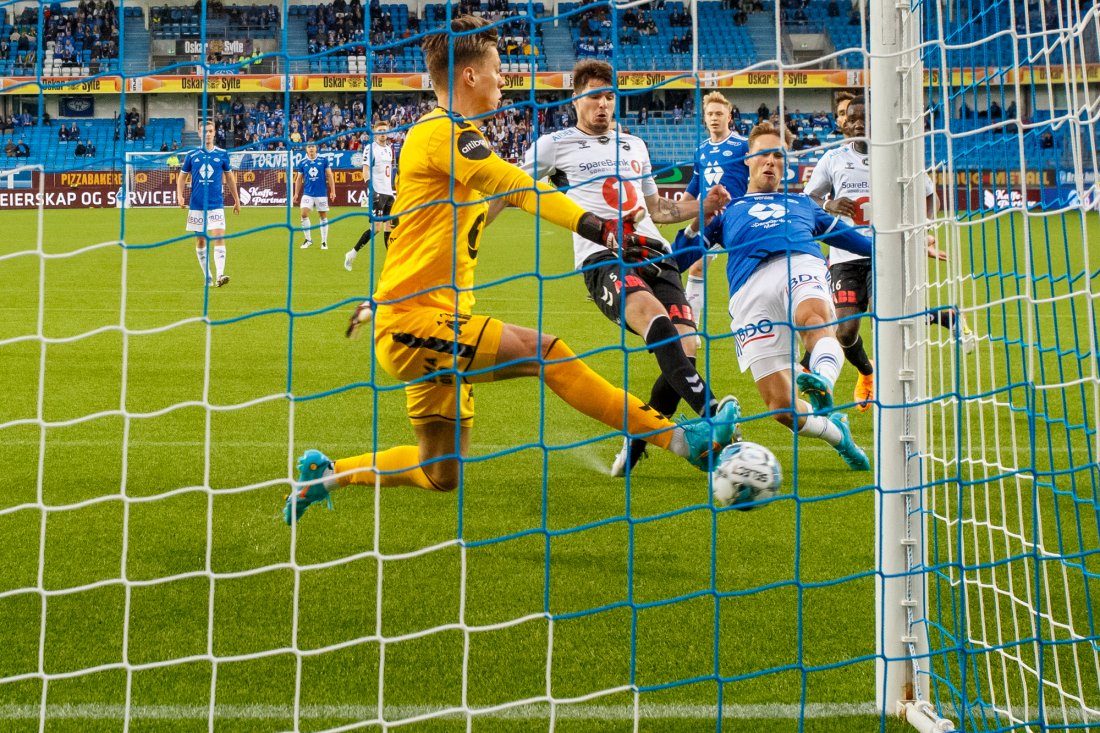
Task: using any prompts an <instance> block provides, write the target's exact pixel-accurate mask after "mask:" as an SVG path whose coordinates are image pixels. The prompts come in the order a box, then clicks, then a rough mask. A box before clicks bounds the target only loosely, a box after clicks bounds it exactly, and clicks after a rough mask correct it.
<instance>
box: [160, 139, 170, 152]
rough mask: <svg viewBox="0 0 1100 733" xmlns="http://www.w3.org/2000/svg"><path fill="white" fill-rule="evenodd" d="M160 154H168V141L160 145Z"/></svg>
mask: <svg viewBox="0 0 1100 733" xmlns="http://www.w3.org/2000/svg"><path fill="white" fill-rule="evenodd" d="M160 152H162V153H167V152H168V141H167V140H165V141H164V142H162V143H161V144H160Z"/></svg>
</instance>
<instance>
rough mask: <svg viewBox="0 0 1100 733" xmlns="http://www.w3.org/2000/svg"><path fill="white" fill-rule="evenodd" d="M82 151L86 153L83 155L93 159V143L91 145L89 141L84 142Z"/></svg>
mask: <svg viewBox="0 0 1100 733" xmlns="http://www.w3.org/2000/svg"><path fill="white" fill-rule="evenodd" d="M84 149H85V151H87V152H86V153H85V155H87V156H88V157H89V158H94V157H95V143H93V142H92V141H91V140H86V141H85V143H84Z"/></svg>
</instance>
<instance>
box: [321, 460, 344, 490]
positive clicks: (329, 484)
mask: <svg viewBox="0 0 1100 733" xmlns="http://www.w3.org/2000/svg"><path fill="white" fill-rule="evenodd" d="M321 475H322V476H323V477H324V479H325V480H324V481H322V482H321V486H324V487H325V489H327V490H328V491H332V490H333V489H338V488H340V484H339V483H338V482H337V481H336V478H335V477H336V469H334V468H333V467H332V466H329V467H328V468H326V469H325V472H324V473H323V474H321Z"/></svg>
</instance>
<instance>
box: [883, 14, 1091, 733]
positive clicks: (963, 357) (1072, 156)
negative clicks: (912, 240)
mask: <svg viewBox="0 0 1100 733" xmlns="http://www.w3.org/2000/svg"><path fill="white" fill-rule="evenodd" d="M907 22H911V23H913V24H919V25H920V27H921V29H922V34H921V35H917V34H916V33H910V34H909V35H908V36H907V37H908V38H910V39H918V38H919V40H920V41H921V42H922V45H920V46H919V47H918V46H913V47H911V50H914V51H915V50H916V49H918V48H919V52H920V56H921V60H922V61H923V65H924V71H925V74H926V82H927V83H926V86H925V89H924V104H921V105H918V106H910V107H902V109H903V110H905V113H906V114H902V115H900V116H899V117H900V118H901V119H903V120H905V121H907V122H910V123H911V124H910V125H909V126H908V127H906V126H905V125H903V124H899V122H893V123H891V119H890V117H889V116H883V117H880V118H879V119H878V120H875V124H879V125H883V124H888V125H889V124H893V125H894V126H897V127H902V128H904V130H905V132H903V133H902V137H904V136H905V135H910V136H911V137H910V139H908V140H899V143H900V144H906V145H914V144H919V145H920V146H921V147H923V148H924V151H925V159H924V163H925V165H926V166H927V168H928V170H930V171H931V172H932V174H933V176H934V178H935V181H936V183H937V188H938V191H939V193H940V198H941V210H940V213H939V215H938V216H937V217H936V219H935V221H934V222H933V227H932V233H933V234H935V236H936V237H937V240H938V242H939V243H940V245H941V247H943V248H944V249H946V250H947V251H948V252H949V253H950V255H951V257H950V259H949V260H948V261H947V262H943V263H938V262H931V261H929V263H928V264H927V270H928V275H927V278H926V279H925V278H923V277H922V276H921V275H919V274H917V273H921V272H923V271H924V267H925V265H924V263H921V266H920V267H919V268H917V269H915V270H914V271H913V272H912V273H910V275H911V279H910V280H908V281H907V282H908V283H909V285H908V287H909V288H910V291H909V292H908V293H907V294H906V295H907V296H909V297H910V298H911V299H912V301H913V302H916V303H918V304H923V306H924V307H925V308H927V313H928V318H927V319H926V320H927V321H929V322H931V323H939V324H940V325H946V326H947V328H937V327H936V326H935V325H932V326H929V327H928V328H927V329H926V330H924V331H920V330H918V329H916V328H914V330H912V331H911V332H910V336H911V341H910V342H909V343H908V344H907V345H908V346H909V347H910V348H913V349H916V353H917V354H919V356H918V357H917V358H915V359H913V360H909V361H904V360H903V363H904V364H905V365H906V366H908V367H910V368H914V369H919V370H921V371H922V372H923V374H922V378H923V380H924V381H923V384H924V385H925V387H924V392H923V394H922V395H921V396H919V397H918V396H915V395H914V402H920V401H922V400H927V402H926V403H925V404H924V407H923V410H924V413H923V415H922V420H923V423H921V425H922V427H921V430H922V431H923V432H922V437H923V441H924V442H923V444H922V445H921V447H920V448H919V449H916V450H914V451H913V452H912V453H911V454H910V455H909V456H908V462H909V463H910V464H919V466H920V469H919V471H920V472H922V473H923V475H922V476H921V479H920V480H921V482H923V483H920V484H919V486H920V488H922V489H923V503H922V502H921V501H919V500H917V501H913V502H912V503H910V504H907V505H906V509H907V510H908V511H910V514H909V516H908V517H906V524H907V526H908V528H909V529H910V530H911V532H910V533H909V534H908V535H906V537H907V538H908V539H911V540H914V544H912V545H910V546H909V547H908V548H907V550H908V552H909V562H908V570H907V573H911V575H909V576H907V577H908V578H909V579H911V580H912V581H913V584H914V585H918V586H919V585H921V584H923V583H924V582H927V590H928V594H927V599H926V602H925V603H923V604H921V605H923V606H924V607H923V609H921V606H920V605H918V606H917V607H915V608H913V607H910V608H908V609H905V610H904V615H905V619H906V620H905V622H904V624H903V627H902V629H903V634H904V636H905V637H906V638H907V642H906V646H907V648H908V649H909V650H910V651H916V650H917V649H918V646H917V645H916V643H915V642H913V641H912V640H913V639H915V638H917V637H923V636H924V635H925V634H927V642H928V648H927V650H924V649H923V648H921V649H920V656H919V658H917V659H914V660H913V661H912V665H913V667H914V669H915V670H916V672H917V675H916V687H917V689H918V691H920V689H921V688H923V690H924V692H925V693H926V694H928V695H930V697H928V698H926V700H928V701H930V702H931V703H932V704H933V705H934V706H935V708H936V709H937V710H938V711H939V714H941V715H943V716H946V717H948V718H950V719H952V720H953V721H955V723H956V724H957V725H958V727H959V728H960V729H962V730H966V731H1008V730H1014V731H1015V730H1026V731H1048V730H1049V731H1052V730H1091V729H1093V728H1094V727H1095V726H1097V725H1098V724H1100V656H1098V649H1100V636H1098V631H1097V619H1096V617H1095V616H1094V614H1093V604H1094V603H1095V593H1096V592H1097V590H1100V588H1098V587H1097V585H1096V577H1097V576H1096V571H1097V569H1098V567H1100V566H1098V565H1097V547H1098V546H1100V545H1098V542H1100V537H1098V530H1100V473H1098V471H1097V463H1096V461H1097V449H1098V448H1100V442H1098V439H1097V431H1096V425H1097V420H1098V419H1100V413H1098V408H1100V371H1098V365H1100V361H1098V351H1097V349H1098V341H1097V337H1098V335H1100V331H1098V328H1097V321H1096V315H1097V313H1096V306H1097V298H1098V296H1100V289H1098V288H1100V285H1098V281H1097V277H1096V274H1097V263H1098V262H1100V223H1098V221H1097V214H1096V205H1095V202H1096V185H1097V157H1096V150H1097V145H1098V143H1100V84H1098V82H1100V66H1097V63H1098V61H1100V46H1098V43H1097V28H1098V23H1100V17H1098V14H1097V6H1096V5H1095V4H1094V3H1078V2H1073V1H1070V2H1044V3H1037V2H1013V1H1009V0H994V1H993V2H978V0H964V1H963V2H950V3H936V2H923V3H916V4H914V5H913V6H912V14H911V15H908V20H907ZM872 50H873V49H872ZM895 61H896V58H890V59H888V60H887V62H886V63H887V64H894V62H895ZM874 72H875V67H874V66H872V74H874ZM877 93H880V92H879V87H878V82H877V81H876V83H875V87H874V90H873V91H872V95H875V94H877ZM913 112H916V114H912V113H913ZM872 134H873V132H872ZM912 136H915V137H912ZM925 282H926V283H927V285H925V284H924V283H925ZM880 285H881V283H880ZM884 292H885V291H880V294H879V296H878V297H879V299H880V304H881V299H882V298H883V297H885V296H884ZM911 313H912V311H911ZM954 313H958V314H959V318H958V319H957V320H956V319H953V318H952V317H951V316H952V315H953V314H954ZM945 315H947V319H946V320H945V319H944V316H945ZM880 346H881V345H880ZM879 358H880V364H881V363H882V362H883V361H884V360H885V359H886V358H887V356H886V355H885V354H882V352H881V351H880V352H879ZM884 378H885V377H884ZM884 412H885V408H884ZM903 434H904V433H903ZM892 440H895V436H894V435H892V434H885V432H884V434H882V435H880V436H879V441H880V443H885V442H886V441H892ZM886 541H887V542H889V541H890V540H889V539H887V540H886ZM883 610H884V611H885V612H886V613H890V612H891V609H890V608H889V607H886V608H884V609H883ZM895 610H898V609H897V608H896V607H895Z"/></svg>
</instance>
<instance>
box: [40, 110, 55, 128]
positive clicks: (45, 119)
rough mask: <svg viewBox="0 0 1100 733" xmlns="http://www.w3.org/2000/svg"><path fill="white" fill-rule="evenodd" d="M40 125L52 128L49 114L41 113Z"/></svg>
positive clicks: (51, 119)
mask: <svg viewBox="0 0 1100 733" xmlns="http://www.w3.org/2000/svg"><path fill="white" fill-rule="evenodd" d="M42 125H43V126H44V127H53V118H52V117H50V113H49V112H45V111H44V112H42Z"/></svg>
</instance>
